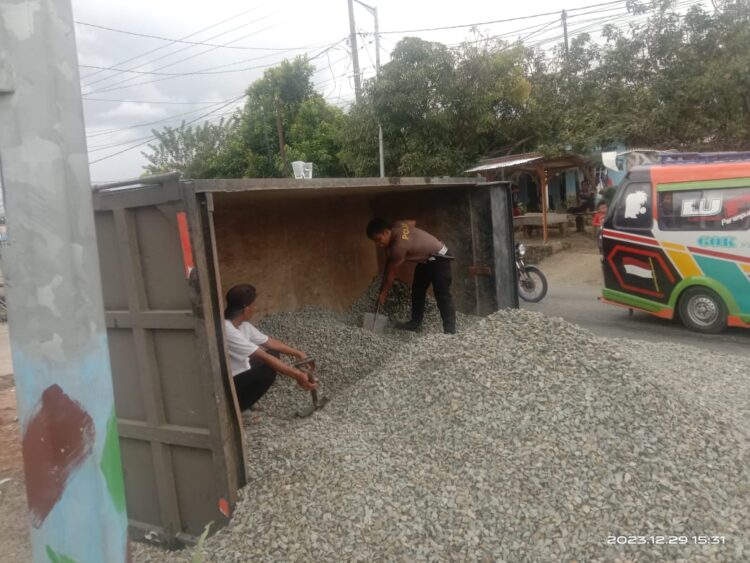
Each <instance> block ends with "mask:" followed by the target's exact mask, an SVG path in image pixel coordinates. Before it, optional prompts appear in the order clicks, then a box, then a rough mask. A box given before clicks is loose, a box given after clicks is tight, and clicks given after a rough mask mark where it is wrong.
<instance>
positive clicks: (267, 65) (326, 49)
mask: <svg viewBox="0 0 750 563" xmlns="http://www.w3.org/2000/svg"><path fill="white" fill-rule="evenodd" d="M279 25H280V24H279ZM339 43H341V41H337V42H336V43H333V44H332V45H329V46H328V47H327V48H325V49H323V50H322V51H321V52H320V53H318V54H316V55H313V56H312V57H309V58H308V61H313V60H315V59H317V58H318V57H320V56H322V55H324V54H325V53H327V52H328V51H329V50H331V49H333V48H334V47H336V46H337V45H338V44H339ZM282 60H283V59H282ZM280 62H281V60H276V61H273V62H271V63H268V64H263V65H256V66H250V67H245V68H241V69H234V70H227V71H216V72H213V71H212V72H202V73H198V74H199V75H200V74H227V73H236V72H245V71H249V70H258V69H263V68H269V67H272V66H276V65H277V64H279V63H280ZM194 75H196V73H190V72H189V73H181V74H178V73H175V74H174V75H168V76H163V77H161V78H155V79H153V80H144V81H142V82H136V83H134V84H128V85H125V86H117V85H113V86H111V87H107V88H104V89H101V90H97V91H96V92H89V94H94V93H99V92H110V91H113V90H122V89H125V88H134V87H135V86H142V85H144V84H153V83H155V82H163V81H165V80H172V79H174V78H179V77H184V76H194ZM131 79H132V78H129V79H126V80H125V81H124V82H127V81H129V80H131ZM120 84H121V83H120Z"/></svg>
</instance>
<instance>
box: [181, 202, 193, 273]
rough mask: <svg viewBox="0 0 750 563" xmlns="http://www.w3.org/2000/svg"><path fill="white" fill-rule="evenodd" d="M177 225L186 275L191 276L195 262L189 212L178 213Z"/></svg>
mask: <svg viewBox="0 0 750 563" xmlns="http://www.w3.org/2000/svg"><path fill="white" fill-rule="evenodd" d="M177 227H178V229H179V231H180V244H181V245H182V261H183V262H184V264H185V277H186V278H189V277H190V272H192V271H193V268H194V267H195V264H194V263H193V246H192V245H191V244H190V231H189V230H188V223H187V214H186V213H185V212H184V211H179V212H178V213H177Z"/></svg>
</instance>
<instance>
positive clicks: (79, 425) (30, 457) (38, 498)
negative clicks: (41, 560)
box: [21, 385, 95, 528]
mask: <svg viewBox="0 0 750 563" xmlns="http://www.w3.org/2000/svg"><path fill="white" fill-rule="evenodd" d="M94 434H95V432H94V422H93V420H91V417H90V416H89V415H88V413H87V412H86V411H84V410H83V409H82V408H81V406H80V405H79V404H78V403H77V402H76V401H74V400H73V399H71V398H70V397H68V395H66V394H65V393H64V392H63V390H62V389H61V388H60V386H59V385H50V386H49V387H47V389H45V390H44V392H43V393H42V398H41V400H40V402H39V405H38V407H37V410H36V412H34V414H33V415H32V416H31V418H30V419H29V423H28V424H27V425H26V431H25V433H24V435H23V441H22V444H21V445H22V448H23V464H24V472H25V474H26V496H27V497H28V502H29V510H30V512H31V523H32V525H33V526H34V527H35V528H39V527H40V526H41V525H42V523H43V522H44V520H45V519H46V518H47V515H48V514H49V513H50V512H51V511H52V509H53V508H54V507H55V505H56V504H57V502H58V501H59V500H60V498H61V497H62V494H63V492H64V491H65V487H66V486H67V484H68V479H69V478H70V475H71V474H72V473H73V472H74V471H75V470H76V469H77V468H78V467H79V466H80V465H81V464H82V463H83V462H84V460H85V459H86V458H87V457H88V456H89V455H90V454H91V449H92V447H93V444H94Z"/></svg>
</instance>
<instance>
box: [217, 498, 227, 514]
mask: <svg viewBox="0 0 750 563" xmlns="http://www.w3.org/2000/svg"><path fill="white" fill-rule="evenodd" d="M219 512H221V513H222V514H223V515H224V516H226V517H227V518H229V503H228V502H227V500H226V499H224V498H220V499H219Z"/></svg>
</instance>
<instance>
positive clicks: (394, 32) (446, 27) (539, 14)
mask: <svg viewBox="0 0 750 563" xmlns="http://www.w3.org/2000/svg"><path fill="white" fill-rule="evenodd" d="M623 3H625V0H614V1H612V2H603V3H601V4H590V5H588V6H582V7H580V8H574V9H572V10H568V11H573V10H586V9H589V8H596V7H599V6H611V5H612V4H623ZM559 14H560V12H559V11H555V12H543V13H538V14H530V15H528V16H517V17H515V18H505V19H501V20H490V21H484V22H474V23H463V24H456V25H446V26H442V27H425V28H421V29H401V30H396V31H381V32H380V33H381V34H383V35H386V34H389V35H392V34H405V33H422V32H426V31H444V30H447V29H460V28H463V27H479V26H480V25H493V24H497V23H508V22H514V21H522V20H529V19H534V18H541V17H544V16H555V15H559Z"/></svg>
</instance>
